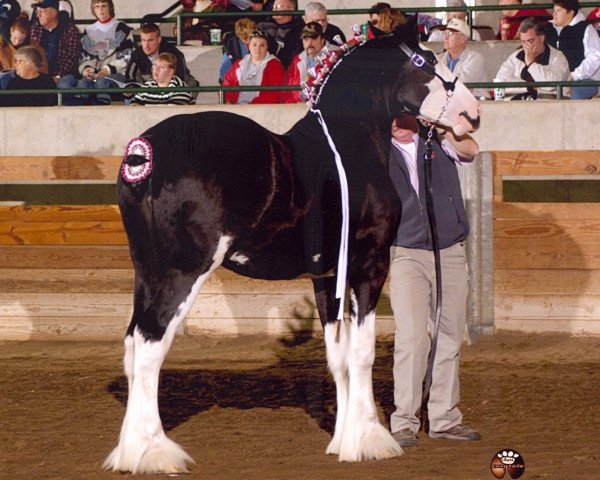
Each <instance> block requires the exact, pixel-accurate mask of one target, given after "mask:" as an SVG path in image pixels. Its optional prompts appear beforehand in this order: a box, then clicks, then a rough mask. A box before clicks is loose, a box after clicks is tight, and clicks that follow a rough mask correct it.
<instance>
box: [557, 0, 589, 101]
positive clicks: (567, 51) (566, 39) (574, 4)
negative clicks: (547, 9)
mask: <svg viewBox="0 0 600 480" xmlns="http://www.w3.org/2000/svg"><path fill="white" fill-rule="evenodd" d="M553 3H554V7H553V10H552V23H551V24H548V25H546V30H545V33H546V41H547V42H548V44H549V45H551V46H552V47H555V48H557V49H558V50H560V51H561V52H563V53H564V55H565V57H567V61H568V62H569V70H570V71H571V75H570V77H569V79H570V80H600V37H599V36H598V34H597V33H596V30H594V27H592V25H590V24H589V23H588V22H587V21H586V19H585V17H584V16H583V14H582V13H581V12H580V11H579V1H578V0H553ZM597 93H598V87H593V86H592V87H573V88H572V89H571V98H572V99H573V100H581V99H587V98H592V97H593V96H595V95H596V94H597Z"/></svg>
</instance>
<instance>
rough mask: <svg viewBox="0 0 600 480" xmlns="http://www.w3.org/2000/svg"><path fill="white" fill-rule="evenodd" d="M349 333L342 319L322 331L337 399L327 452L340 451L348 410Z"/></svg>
mask: <svg viewBox="0 0 600 480" xmlns="http://www.w3.org/2000/svg"><path fill="white" fill-rule="evenodd" d="M349 334H350V332H349V330H348V326H347V325H346V322H345V321H344V320H341V321H337V322H333V323H327V324H326V325H325V328H324V332H323V336H324V338H325V347H326V351H327V364H328V366H329V370H330V371H331V375H332V376H333V379H334V381H335V391H336V399H337V412H336V418H335V432H334V434H333V438H332V439H331V442H329V446H328V447H327V450H326V453H328V454H339V453H340V444H341V442H342V436H343V433H344V432H343V430H344V422H345V419H346V412H347V410H348V365H347V364H346V356H347V352H348V345H349V338H348V336H349Z"/></svg>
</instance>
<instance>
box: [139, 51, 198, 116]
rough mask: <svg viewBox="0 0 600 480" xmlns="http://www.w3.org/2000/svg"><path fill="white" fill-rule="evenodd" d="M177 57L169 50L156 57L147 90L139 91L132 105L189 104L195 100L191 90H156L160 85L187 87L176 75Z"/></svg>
mask: <svg viewBox="0 0 600 480" xmlns="http://www.w3.org/2000/svg"><path fill="white" fill-rule="evenodd" d="M176 68H177V57H175V55H173V54H172V53H169V52H164V53H161V54H159V55H158V57H156V61H155V62H154V65H152V80H148V81H147V82H146V83H144V85H143V87H144V88H147V89H148V91H147V92H142V93H137V94H136V95H135V97H133V100H132V101H131V104H132V105H165V104H169V105H189V104H191V103H194V102H193V99H192V94H191V93H190V92H172V91H154V89H156V88H158V87H185V86H186V84H185V83H184V82H183V80H181V78H179V77H178V76H177V75H175V71H176Z"/></svg>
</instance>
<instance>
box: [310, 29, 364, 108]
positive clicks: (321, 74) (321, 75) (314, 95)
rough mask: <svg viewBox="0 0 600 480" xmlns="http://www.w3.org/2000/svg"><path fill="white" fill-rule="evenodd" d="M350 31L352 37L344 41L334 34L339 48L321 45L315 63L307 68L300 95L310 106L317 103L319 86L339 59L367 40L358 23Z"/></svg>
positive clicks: (320, 86)
mask: <svg viewBox="0 0 600 480" xmlns="http://www.w3.org/2000/svg"><path fill="white" fill-rule="evenodd" d="M352 31H353V32H354V37H352V38H351V39H350V40H348V41H347V42H346V43H344V42H343V41H342V39H341V38H340V36H339V35H336V36H335V37H334V40H335V42H336V43H337V44H338V46H339V48H336V49H334V50H331V51H329V49H328V48H327V47H323V49H322V50H321V53H320V54H319V56H318V57H317V58H316V60H317V65H315V66H314V67H312V68H309V69H308V71H307V74H308V77H309V78H308V80H307V81H306V82H303V83H302V96H303V97H304V99H306V103H307V105H309V106H311V107H312V106H315V105H316V104H317V103H319V96H320V94H321V88H322V87H323V85H325V83H326V82H327V78H328V77H329V75H330V74H331V72H333V70H335V68H336V67H337V65H339V62H340V60H341V59H342V58H343V57H345V56H346V55H347V54H348V53H350V52H351V51H352V50H354V48H356V47H357V46H359V45H362V44H363V43H365V42H366V41H367V36H366V35H364V34H363V33H361V30H360V27H359V26H358V25H353V26H352Z"/></svg>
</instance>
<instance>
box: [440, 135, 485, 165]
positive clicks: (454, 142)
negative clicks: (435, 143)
mask: <svg viewBox="0 0 600 480" xmlns="http://www.w3.org/2000/svg"><path fill="white" fill-rule="evenodd" d="M438 138H439V140H440V143H442V142H443V141H444V140H445V141H446V142H448V143H449V144H450V146H451V147H452V149H453V150H454V151H455V152H456V153H457V155H458V156H459V157H460V160H461V161H463V162H464V161H467V162H470V161H471V160H473V157H474V156H475V155H477V154H478V153H479V145H478V144H477V142H476V141H475V140H474V139H473V137H471V135H469V134H468V133H467V134H465V135H463V136H461V137H457V136H456V135H454V132H452V130H442V129H438Z"/></svg>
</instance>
